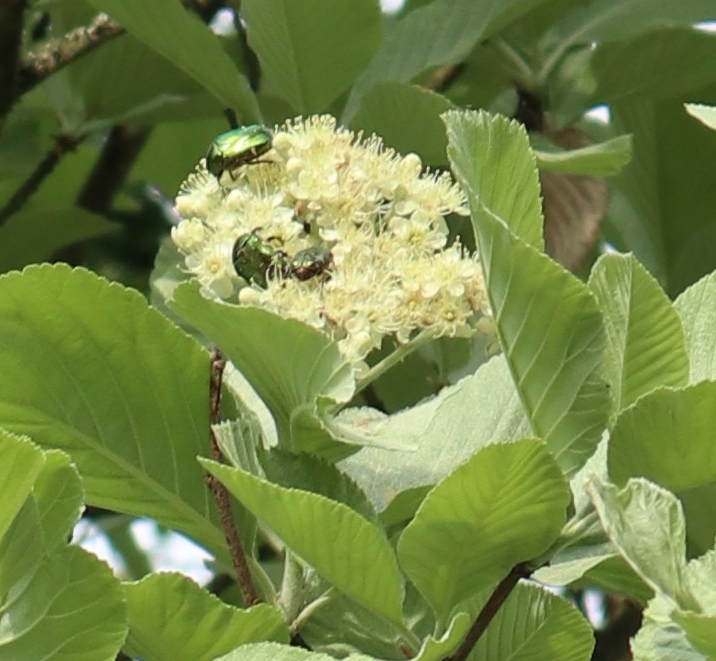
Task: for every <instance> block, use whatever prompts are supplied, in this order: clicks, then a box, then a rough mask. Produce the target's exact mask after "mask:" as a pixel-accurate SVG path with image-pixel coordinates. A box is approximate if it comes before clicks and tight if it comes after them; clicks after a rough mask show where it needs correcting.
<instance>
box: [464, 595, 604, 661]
mask: <svg viewBox="0 0 716 661" xmlns="http://www.w3.org/2000/svg"><path fill="white" fill-rule="evenodd" d="M507 632H509V633H507ZM593 647H594V634H593V632H592V628H591V626H590V625H589V623H588V622H587V621H586V620H585V619H584V618H583V617H582V616H581V615H580V614H579V611H577V609H576V608H575V607H574V606H573V605H572V604H570V603H569V602H567V601H566V600H565V599H563V598H561V597H558V596H557V595H554V594H551V593H549V592H547V591H546V590H544V589H541V588H539V587H537V586H535V585H528V584H525V583H518V584H517V585H516V586H515V589H514V590H513V591H512V592H511V594H510V595H509V597H507V599H506V600H505V603H504V604H503V605H502V606H501V607H500V609H499V610H498V611H497V614H496V615H495V617H494V619H493V620H492V621H491V622H490V624H489V625H488V627H487V629H486V631H485V634H484V635H483V636H482V637H481V638H480V639H479V640H478V641H477V644H476V645H475V647H474V648H473V651H472V653H471V655H472V657H473V658H475V659H480V661H503V659H510V661H589V659H590V658H591V655H592V649H593Z"/></svg>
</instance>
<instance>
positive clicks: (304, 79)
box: [241, 0, 381, 115]
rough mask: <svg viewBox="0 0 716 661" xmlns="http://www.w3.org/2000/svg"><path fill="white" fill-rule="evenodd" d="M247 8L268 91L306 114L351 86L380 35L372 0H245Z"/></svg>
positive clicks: (251, 38) (244, 8)
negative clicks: (345, 0)
mask: <svg viewBox="0 0 716 661" xmlns="http://www.w3.org/2000/svg"><path fill="white" fill-rule="evenodd" d="M241 13H242V15H243V17H244V18H245V20H246V25H247V32H248V39H249V44H250V46H251V48H252V49H253V51H254V52H255V53H256V55H257V57H258V59H259V62H260V63H261V71H262V74H264V75H265V76H266V81H265V91H266V92H268V93H269V94H275V95H277V96H281V97H283V98H284V99H286V100H287V101H288V102H289V103H290V104H291V106H292V108H293V109H294V110H295V111H296V112H298V113H300V114H303V115H309V114H312V113H317V112H321V111H323V110H325V108H326V106H327V105H328V104H329V103H330V102H331V101H333V100H334V99H335V98H336V97H337V96H338V95H339V94H341V92H344V91H345V90H346V89H348V87H350V85H351V83H352V82H353V80H354V79H355V78H356V76H357V75H358V73H359V72H360V70H361V69H363V67H364V66H365V65H366V64H367V63H368V61H369V60H370V58H371V56H372V55H373V53H374V52H375V49H376V48H377V47H378V43H379V40H380V33H381V15H380V7H379V5H378V3H377V2H373V1H372V0H354V1H353V2H342V1H340V0H303V1H302V2H294V1H292V0H244V2H242V3H241Z"/></svg>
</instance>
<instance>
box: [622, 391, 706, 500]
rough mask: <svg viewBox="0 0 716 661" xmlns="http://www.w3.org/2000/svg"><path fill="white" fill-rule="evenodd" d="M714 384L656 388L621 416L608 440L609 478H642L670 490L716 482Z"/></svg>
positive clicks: (676, 490)
mask: <svg viewBox="0 0 716 661" xmlns="http://www.w3.org/2000/svg"><path fill="white" fill-rule="evenodd" d="M714 429H716V382H712V381H706V382H702V383H699V384H697V385H695V386H689V387H688V388H684V389H681V390H671V389H663V390H657V391H655V392H652V393H650V394H649V395H646V396H644V397H642V398H641V399H640V400H639V401H638V402H637V403H636V404H634V406H632V407H631V408H629V409H627V410H626V411H624V412H623V413H622V414H621V416H619V418H618V420H617V423H616V425H615V426H614V429H613V430H612V435H611V440H610V442H609V455H608V465H609V476H610V478H611V480H612V481H613V482H614V483H615V484H618V485H623V484H624V483H625V482H626V481H627V479H628V478H630V477H633V476H643V477H646V478H648V479H650V480H652V481H654V482H656V483H657V484H659V485H661V486H662V487H665V488H667V489H669V490H671V491H675V492H678V491H680V490H682V489H691V488H693V487H697V486H702V485H705V484H708V483H710V482H714V481H716V455H715V454H714V452H713V430H714Z"/></svg>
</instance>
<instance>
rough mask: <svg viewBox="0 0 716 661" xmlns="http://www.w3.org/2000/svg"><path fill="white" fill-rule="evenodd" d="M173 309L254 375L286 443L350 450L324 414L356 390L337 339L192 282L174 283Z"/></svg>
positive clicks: (251, 378)
mask: <svg viewBox="0 0 716 661" xmlns="http://www.w3.org/2000/svg"><path fill="white" fill-rule="evenodd" d="M170 307H171V309H172V310H174V311H175V312H176V313H177V314H179V315H180V316H181V317H182V318H183V319H185V320H187V321H188V322H189V323H190V324H191V325H192V326H194V327H195V328H197V329H198V330H200V331H201V332H202V333H204V335H206V337H208V338H210V339H211V340H212V342H215V343H216V344H217V345H218V346H219V348H220V349H221V350H222V352H223V354H224V356H225V357H226V358H228V359H229V360H231V362H232V363H233V364H234V365H235V366H236V367H237V369H238V370H239V371H240V372H241V373H242V374H243V375H244V376H245V377H246V378H247V379H248V380H249V382H250V383H251V385H252V386H253V387H254V389H255V390H256V392H257V393H258V394H259V396H260V397H261V398H262V399H263V401H264V402H265V403H266V405H267V406H268V407H269V409H270V410H271V412H272V413H273V415H274V418H275V419H276V426H277V428H278V432H279V441H280V443H281V444H282V445H284V446H286V447H288V448H289V449H291V450H307V451H313V452H323V453H326V454H329V455H335V454H336V453H337V454H341V453H343V454H344V455H345V446H343V444H339V443H337V442H336V439H335V436H334V435H333V434H332V433H331V432H330V431H329V430H327V429H326V425H327V424H329V420H328V419H327V418H328V416H326V417H324V416H323V413H324V412H325V411H326V409H328V408H330V407H331V405H335V404H336V403H345V402H347V401H348V400H349V399H350V398H351V396H352V394H353V388H354V381H353V372H352V370H351V367H350V365H349V364H348V363H347V362H345V360H343V358H341V356H340V354H339V352H338V347H337V346H336V344H335V343H334V342H332V341H331V340H330V339H329V338H328V337H326V336H325V335H324V334H322V333H320V332H319V331H317V330H315V329H313V328H310V327H309V326H306V325H305V324H302V323H301V322H299V321H296V320H293V319H282V318H281V317H279V316H277V315H275V314H272V313H270V312H267V311H265V310H262V309H260V308H253V307H240V306H237V305H229V304H226V303H220V302H217V301H211V300H208V299H206V298H204V297H203V296H202V295H201V294H200V293H199V290H198V286H197V285H196V284H195V283H191V284H188V285H180V286H179V287H177V288H176V290H175V292H174V299H173V300H172V301H170ZM338 440H343V439H338Z"/></svg>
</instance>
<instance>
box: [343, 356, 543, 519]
mask: <svg viewBox="0 0 716 661" xmlns="http://www.w3.org/2000/svg"><path fill="white" fill-rule="evenodd" d="M382 424H383V427H382V429H381V430H380V431H381V433H382V434H385V435H387V436H388V437H393V438H402V439H405V446H406V447H404V449H393V450H390V451H386V450H384V449H382V448H378V447H375V448H371V447H364V448H362V449H361V450H360V452H357V453H356V454H354V455H352V456H350V457H348V458H347V459H344V460H343V461H342V462H341V464H340V465H341V468H342V469H344V470H345V471H346V472H347V473H348V474H349V475H351V476H352V477H353V478H354V479H355V480H356V482H358V484H359V485H361V487H362V488H363V489H364V490H365V492H366V493H367V494H368V496H369V498H370V500H371V502H372V503H373V504H374V506H375V507H377V508H378V509H381V510H382V509H384V508H385V506H386V505H387V504H388V503H389V502H390V501H392V499H393V497H394V496H395V495H396V494H397V493H400V492H403V491H405V490H406V489H410V488H414V487H423V486H425V485H433V484H435V483H436V482H438V481H439V480H441V479H442V478H444V477H445V476H446V475H448V474H449V473H450V472H452V471H453V470H454V469H455V468H456V467H457V466H459V465H460V464H461V463H462V462H464V461H466V460H467V459H469V458H470V457H471V456H472V455H473V454H475V452H476V451H477V450H478V449H479V448H481V447H484V446H485V445H487V444H488V443H490V442H493V441H494V440H495V439H499V440H501V441H509V440H516V439H518V438H524V437H525V436H528V435H529V434H530V428H529V424H528V422H527V420H526V418H525V414H524V409H523V407H522V403H521V402H520V400H519V397H518V395H517V393H516V391H515V387H514V385H513V384H512V381H511V379H510V375H509V372H508V371H507V366H506V364H505V360H504V358H503V357H501V356H500V357H496V358H493V359H492V360H490V361H489V362H488V363H486V364H484V365H482V366H480V368H479V369H478V370H477V372H476V373H475V374H474V375H472V376H469V377H465V378H464V379H461V380H460V381H459V382H458V383H457V384H455V385H454V386H448V387H445V388H443V389H442V390H441V391H440V393H439V394H438V395H437V396H436V397H433V398H431V399H428V400H426V401H425V402H422V403H420V404H418V405H416V406H414V407H413V408H410V409H407V410H406V411H401V412H399V413H396V414H394V415H391V416H389V417H388V418H387V419H386V420H385V421H384V422H383V423H382Z"/></svg>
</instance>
